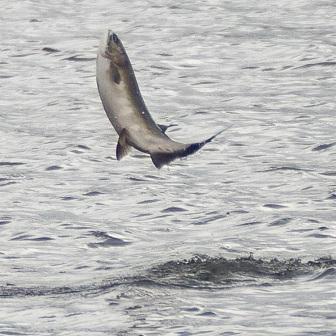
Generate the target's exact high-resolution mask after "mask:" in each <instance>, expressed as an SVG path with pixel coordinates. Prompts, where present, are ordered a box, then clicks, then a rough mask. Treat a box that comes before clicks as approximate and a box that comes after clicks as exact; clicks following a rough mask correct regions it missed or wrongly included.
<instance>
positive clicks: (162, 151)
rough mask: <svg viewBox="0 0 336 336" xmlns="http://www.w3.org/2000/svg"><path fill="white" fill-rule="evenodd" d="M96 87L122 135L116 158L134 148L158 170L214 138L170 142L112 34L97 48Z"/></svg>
mask: <svg viewBox="0 0 336 336" xmlns="http://www.w3.org/2000/svg"><path fill="white" fill-rule="evenodd" d="M96 77H97V86H98V91H99V95H100V98H101V100H102V103H103V107H104V109H105V112H106V114H107V116H108V118H109V120H110V122H111V123H112V125H113V127H114V128H115V130H116V131H117V133H118V134H119V140H118V144H117V149H116V156H117V159H118V160H120V159H122V158H123V157H124V156H125V155H127V153H128V152H129V150H130V148H131V147H134V148H136V149H137V150H139V151H141V152H144V153H148V154H150V156H151V158H152V161H153V163H154V165H155V167H157V168H161V167H162V166H163V165H165V164H168V163H170V162H171V161H173V160H175V159H177V158H182V157H186V156H188V155H190V154H193V153H195V152H197V151H198V150H199V149H200V148H202V147H203V146H204V145H205V144H207V143H208V142H210V141H211V140H213V139H214V138H215V137H216V136H217V135H218V134H219V133H221V132H222V131H221V132H218V133H217V134H215V135H213V136H212V137H210V138H208V139H206V140H204V141H202V142H196V143H192V144H183V143H180V142H177V141H174V140H172V139H170V138H169V137H168V136H167V135H166V134H165V131H166V128H167V126H164V125H159V124H156V123H155V121H154V120H153V118H152V117H151V115H150V114H149V112H148V110H147V108H146V105H145V102H144V100H143V98H142V96H141V93H140V90H139V87H138V83H137V81H136V78H135V75H134V71H133V68H132V65H131V62H130V60H129V58H128V56H127V53H126V50H125V48H124V46H123V44H122V42H121V40H120V39H119V38H118V36H117V35H116V34H115V33H113V32H112V31H110V30H108V32H107V34H105V35H104V37H103V39H102V42H101V44H100V46H99V49H98V56H97V68H96Z"/></svg>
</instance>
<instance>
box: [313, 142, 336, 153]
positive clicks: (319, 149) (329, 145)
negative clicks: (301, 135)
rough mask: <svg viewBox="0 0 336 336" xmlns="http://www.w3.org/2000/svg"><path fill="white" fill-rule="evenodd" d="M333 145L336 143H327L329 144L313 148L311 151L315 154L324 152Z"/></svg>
mask: <svg viewBox="0 0 336 336" xmlns="http://www.w3.org/2000/svg"><path fill="white" fill-rule="evenodd" d="M335 145H336V142H332V143H329V144H322V145H318V146H316V147H314V148H313V149H312V151H314V152H316V151H321V150H325V149H328V148H331V147H333V146H335Z"/></svg>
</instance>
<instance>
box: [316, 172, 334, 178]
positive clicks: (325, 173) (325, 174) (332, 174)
mask: <svg viewBox="0 0 336 336" xmlns="http://www.w3.org/2000/svg"><path fill="white" fill-rule="evenodd" d="M320 175H324V176H331V177H334V176H336V172H335V171H326V172H324V173H320Z"/></svg>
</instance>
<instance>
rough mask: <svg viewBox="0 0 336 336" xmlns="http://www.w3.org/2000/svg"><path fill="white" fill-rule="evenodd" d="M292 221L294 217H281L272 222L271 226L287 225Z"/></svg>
mask: <svg viewBox="0 0 336 336" xmlns="http://www.w3.org/2000/svg"><path fill="white" fill-rule="evenodd" d="M291 221H292V218H289V217H288V218H287V217H286V218H280V219H277V220H275V221H273V222H272V223H270V224H269V226H281V225H286V224H288V223H289V222H291Z"/></svg>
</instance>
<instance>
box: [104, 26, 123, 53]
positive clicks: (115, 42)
mask: <svg viewBox="0 0 336 336" xmlns="http://www.w3.org/2000/svg"><path fill="white" fill-rule="evenodd" d="M122 53H123V52H122V46H121V42H120V39H119V37H118V35H117V34H116V33H114V32H113V31H112V30H110V29H108V31H107V33H106V34H105V37H104V38H103V40H102V47H101V52H100V54H101V56H102V57H104V58H107V59H111V58H112V57H113V55H116V54H122Z"/></svg>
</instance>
